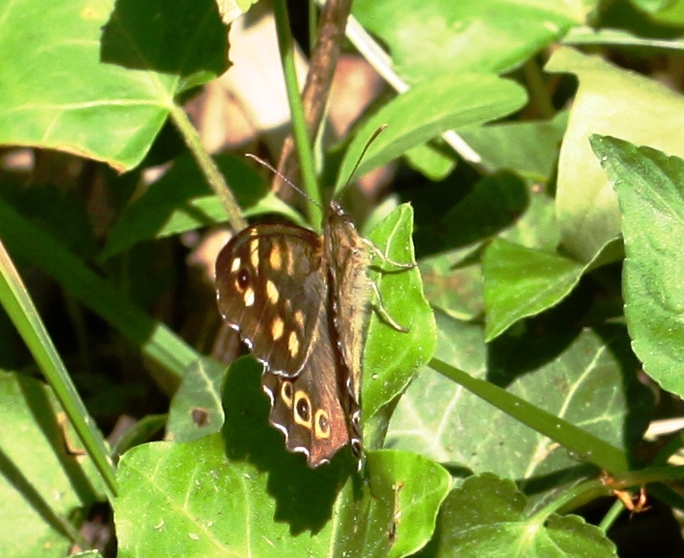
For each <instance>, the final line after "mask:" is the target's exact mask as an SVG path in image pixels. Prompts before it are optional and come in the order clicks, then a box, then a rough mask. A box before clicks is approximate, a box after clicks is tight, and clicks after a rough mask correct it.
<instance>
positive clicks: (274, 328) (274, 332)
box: [271, 316, 285, 341]
mask: <svg viewBox="0 0 684 558" xmlns="http://www.w3.org/2000/svg"><path fill="white" fill-rule="evenodd" d="M284 331H285V323H284V322H283V320H282V319H281V318H280V317H279V316H276V317H275V318H274V320H273V323H272V324H271V336H272V337H273V340H274V341H277V340H278V339H280V338H281V337H282V336H283V332H284Z"/></svg>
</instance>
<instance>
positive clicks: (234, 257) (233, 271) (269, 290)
mask: <svg viewBox="0 0 684 558" xmlns="http://www.w3.org/2000/svg"><path fill="white" fill-rule="evenodd" d="M322 254H323V241H322V239H321V237H319V236H318V235H316V234H315V233H313V232H312V231H309V230H307V229H304V228H301V227H297V226H294V225H283V224H259V225H252V226H250V227H247V228H246V229H244V230H242V231H240V232H239V233H238V234H236V235H235V236H234V237H233V238H232V239H231V240H230V241H229V242H228V243H227V244H226V246H224V248H223V249H222V250H221V252H220V253H219V256H218V258H217V260H216V292H217V300H218V307H219V311H220V312H221V314H222V316H223V318H224V319H225V320H226V322H227V324H228V325H229V326H230V327H232V328H233V329H235V330H237V331H238V333H239V334H240V338H241V339H242V340H243V341H244V342H245V343H246V344H247V345H248V346H249V347H250V350H251V352H252V354H253V355H254V357H255V358H256V359H258V360H259V361H261V362H262V363H264V365H265V366H266V368H267V369H268V370H269V371H271V372H273V373H274V374H277V375H280V376H285V377H290V378H291V377H295V376H297V375H298V374H299V373H300V371H301V370H302V367H303V365H304V363H305V362H306V359H307V356H308V354H309V349H310V348H311V343H312V340H313V337H314V335H313V333H314V329H315V328H316V325H317V323H318V321H319V314H320V312H321V309H322V306H323V303H324V300H325V297H326V292H327V287H326V278H325V274H326V271H325V270H323V269H321V263H322Z"/></svg>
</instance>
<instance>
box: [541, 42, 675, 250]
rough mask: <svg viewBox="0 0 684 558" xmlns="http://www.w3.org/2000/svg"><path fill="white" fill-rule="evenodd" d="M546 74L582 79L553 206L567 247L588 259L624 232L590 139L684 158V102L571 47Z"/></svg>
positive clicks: (553, 59) (661, 87)
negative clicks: (609, 139)
mask: <svg viewBox="0 0 684 558" xmlns="http://www.w3.org/2000/svg"><path fill="white" fill-rule="evenodd" d="M546 70H547V71H549V72H571V73H573V74H575V75H577V78H578V79H579V89H578V91H577V95H576V97H575V99H574V101H573V104H572V108H571V110H570V120H569V123H568V130H567V132H566V134H565V137H564V138H563V145H562V147H561V153H560V160H559V168H558V189H557V198H556V205H557V215H558V222H559V225H560V228H561V234H562V237H563V245H564V246H565V248H567V249H568V250H569V251H570V253H572V254H573V255H574V256H575V257H576V258H577V260H578V261H581V262H588V261H590V260H591V259H592V258H594V257H595V256H596V254H597V252H599V250H601V248H602V247H603V246H604V245H605V244H606V243H607V242H609V241H611V240H612V239H614V238H615V237H616V236H617V235H618V234H619V232H620V211H619V209H618V205H617V198H616V195H615V192H614V191H613V188H612V186H611V184H610V183H609V182H608V180H607V179H606V176H605V174H604V172H603V170H602V169H601V165H600V164H599V162H598V160H597V159H596V158H595V157H593V156H592V152H591V146H590V145H589V136H590V135H591V134H603V135H612V136H617V137H620V138H623V139H625V140H628V141H631V142H633V143H637V144H644V145H650V146H652V147H655V148H658V149H661V150H663V151H665V152H667V153H672V154H674V155H678V156H680V157H684V99H683V98H682V96H681V95H680V94H678V93H676V92H674V91H672V90H671V89H670V88H668V87H666V86H665V85H662V84H660V83H658V82H656V81H654V80H652V79H648V78H646V77H644V76H641V75H639V74H636V73H634V72H629V71H627V70H622V69H619V68H617V67H615V66H613V65H611V64H609V63H608V62H605V61H604V60H602V59H601V58H599V57H597V56H586V55H584V54H580V53H579V52H577V51H575V50H572V49H570V48H560V49H558V50H556V51H555V52H554V53H553V55H552V57H551V59H550V60H549V62H548V63H547V65H546Z"/></svg>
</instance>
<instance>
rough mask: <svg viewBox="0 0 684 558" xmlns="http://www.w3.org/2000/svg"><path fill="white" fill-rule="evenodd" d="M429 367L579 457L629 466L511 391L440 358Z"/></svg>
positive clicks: (618, 468) (614, 470)
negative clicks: (473, 376)
mask: <svg viewBox="0 0 684 558" xmlns="http://www.w3.org/2000/svg"><path fill="white" fill-rule="evenodd" d="M430 368H432V369H433V370H436V371H437V372H439V373H440V374H442V375H443V376H446V377H447V378H449V379H451V380H453V381H455V382H456V383H458V384H460V385H462V386H463V387H464V388H466V389H467V390H468V391H471V392H473V393H474V394H475V395H477V396H478V397H481V398H482V399H484V400H485V401H487V402H488V403H491V404H492V405H494V406H495V407H496V408H497V409H499V410H501V411H503V412H504V413H506V414H507V415H509V416H511V417H513V418H514V419H516V420H518V421H520V422H522V423H523V424H526V425H527V426H529V427H530V428H533V429H534V430H536V431H537V432H539V433H540V434H543V435H544V436H547V437H549V438H550V439H552V440H554V441H556V442H558V443H559V444H561V445H562V446H563V447H565V448H566V449H568V450H570V451H571V452H573V453H574V454H576V455H577V456H578V457H579V458H580V459H583V460H585V461H588V462H590V463H593V464H594V465H596V466H598V467H600V468H601V469H603V470H605V471H609V472H610V473H611V474H618V473H623V472H625V471H627V470H628V469H629V467H628V464H627V457H626V456H625V454H624V453H623V452H622V451H620V450H619V449H618V448H616V447H614V446H612V445H610V444H608V443H606V442H604V441H603V440H601V439H600V438H597V437H596V436H594V435H592V434H590V433H589V432H586V431H584V430H582V429H581V428H578V427H577V426H575V425H574V424H571V423H569V422H567V421H565V420H563V419H560V418H558V417H557V416H555V415H552V414H551V413H548V412H546V411H544V410H543V409H540V408H539V407H536V406H535V405H532V404H530V403H528V402H527V401H525V400H524V399H520V398H519V397H516V396H515V395H512V394H510V393H508V392H507V391H506V390H505V389H502V388H500V387H498V386H495V385H494V384H491V383H489V382H486V381H484V380H477V379H475V378H472V377H471V376H469V375H468V374H466V373H465V372H463V371H461V370H458V369H457V368H453V367H452V366H449V365H448V364H446V363H445V362H442V361H441V360H439V359H436V358H433V359H432V360H431V361H430Z"/></svg>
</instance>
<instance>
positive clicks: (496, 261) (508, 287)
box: [482, 239, 620, 341]
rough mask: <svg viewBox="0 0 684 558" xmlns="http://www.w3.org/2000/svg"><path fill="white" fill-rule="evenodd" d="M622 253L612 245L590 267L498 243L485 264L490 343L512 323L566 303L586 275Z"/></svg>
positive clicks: (498, 241) (485, 260)
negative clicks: (562, 301) (567, 297)
mask: <svg viewBox="0 0 684 558" xmlns="http://www.w3.org/2000/svg"><path fill="white" fill-rule="evenodd" d="M619 253H620V244H619V242H615V241H613V242H608V244H607V245H606V246H604V247H603V248H602V249H601V250H600V251H599V252H598V253H597V254H596V256H595V258H594V260H593V261H591V262H589V263H588V264H587V265H582V264H580V263H578V262H576V261H573V260H571V259H569V258H566V257H564V256H561V255H559V254H554V253H550V252H546V251H543V250H535V249H529V248H525V247H523V246H519V245H516V244H511V243H510V242H507V241H505V240H502V239H497V240H495V241H494V242H493V243H492V244H491V245H490V246H489V247H488V248H487V251H486V252H485V255H484V258H483V261H482V272H483V277H484V299H485V305H486V308H487V324H486V328H485V332H486V341H491V340H492V339H494V338H496V337H498V336H499V335H501V334H502V333H503V332H504V331H506V329H508V328H509V327H510V326H511V325H512V324H514V323H515V322H517V321H518V320H521V319H522V318H526V317H528V316H535V315H537V314H539V313H540V312H543V311H544V310H546V309H548V308H551V307H552V306H555V305H556V304H558V303H559V302H560V301H561V300H563V299H564V298H565V297H566V296H568V294H570V292H571V291H572V289H574V288H575V286H577V284H578V283H579V280H580V279H581V278H582V275H583V274H584V273H585V272H586V271H587V270H589V269H592V268H594V267H598V266H599V265H601V264H603V263H605V262H606V261H614V260H615V259H616V258H617V256H618V254H619Z"/></svg>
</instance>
